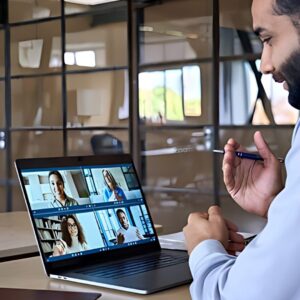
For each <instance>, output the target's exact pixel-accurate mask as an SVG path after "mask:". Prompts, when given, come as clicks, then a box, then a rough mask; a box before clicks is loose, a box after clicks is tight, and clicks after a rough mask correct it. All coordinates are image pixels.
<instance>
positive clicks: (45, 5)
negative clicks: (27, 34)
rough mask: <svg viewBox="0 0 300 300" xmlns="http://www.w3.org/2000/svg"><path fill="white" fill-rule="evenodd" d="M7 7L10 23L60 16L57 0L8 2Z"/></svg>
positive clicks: (59, 6) (14, 0)
mask: <svg viewBox="0 0 300 300" xmlns="http://www.w3.org/2000/svg"><path fill="white" fill-rule="evenodd" d="M8 5H9V22H10V23H16V22H22V21H31V20H38V19H45V18H51V17H57V16H60V15H61V5H60V1H57V0H26V1H24V0H9V1H8Z"/></svg>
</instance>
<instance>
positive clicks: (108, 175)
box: [22, 166, 142, 210]
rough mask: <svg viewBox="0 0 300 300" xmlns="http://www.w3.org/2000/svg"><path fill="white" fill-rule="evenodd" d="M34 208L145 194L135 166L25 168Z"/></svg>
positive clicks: (111, 200) (128, 197)
mask: <svg viewBox="0 0 300 300" xmlns="http://www.w3.org/2000/svg"><path fill="white" fill-rule="evenodd" d="M22 177H23V178H22V179H23V182H24V185H25V189H26V192H27V196H28V199H29V203H30V206H31V209H32V210H39V209H49V208H61V207H66V206H78V205H85V204H92V203H105V202H116V201H127V200H130V199H138V198H141V197H142V195H141V191H140V189H139V186H138V182H137V178H136V175H135V173H134V171H133V169H132V166H122V167H110V168H77V169H68V170H49V171H33V172H23V173H22Z"/></svg>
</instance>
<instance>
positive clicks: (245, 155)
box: [213, 150, 284, 163]
mask: <svg viewBox="0 0 300 300" xmlns="http://www.w3.org/2000/svg"><path fill="white" fill-rule="evenodd" d="M213 152H214V153H219V154H224V153H225V151H224V150H213ZM235 155H236V156H237V157H240V158H246V159H252V160H264V159H263V158H262V157H261V156H260V155H259V154H255V153H247V152H241V151H235ZM277 159H278V160H279V162H281V163H284V159H283V158H282V157H278V158H277Z"/></svg>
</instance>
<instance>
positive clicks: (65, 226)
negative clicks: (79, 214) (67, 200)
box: [61, 215, 86, 247]
mask: <svg viewBox="0 0 300 300" xmlns="http://www.w3.org/2000/svg"><path fill="white" fill-rule="evenodd" d="M68 219H72V220H74V222H75V224H76V226H77V229H78V240H79V242H80V244H83V243H86V241H85V237H84V233H83V229H82V226H81V225H80V223H79V221H78V220H77V218H76V217H75V216H74V215H68V216H65V217H64V218H63V220H62V222H61V231H62V239H63V240H64V241H65V242H66V243H67V245H68V246H69V247H71V246H72V238H71V235H70V233H69V230H68Z"/></svg>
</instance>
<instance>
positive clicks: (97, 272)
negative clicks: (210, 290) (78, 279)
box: [81, 253, 188, 278]
mask: <svg viewBox="0 0 300 300" xmlns="http://www.w3.org/2000/svg"><path fill="white" fill-rule="evenodd" d="M187 261H188V256H187V255H186V256H182V257H178V256H172V255H170V254H165V253H160V254H155V255H150V256H142V257H138V258H128V259H127V260H126V261H119V262H113V263H110V264H108V265H105V266H101V267H90V268H89V269H88V270H84V271H81V273H83V274H86V275H90V276H96V277H102V278H103V277H105V278H121V277H126V276H130V275H136V274H139V273H144V272H148V271H152V270H157V269H160V268H165V267H169V266H172V265H176V264H179V263H184V262H187ZM99 268H101V269H99Z"/></svg>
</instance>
